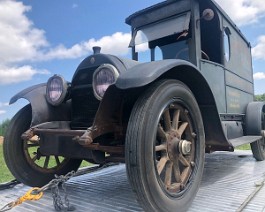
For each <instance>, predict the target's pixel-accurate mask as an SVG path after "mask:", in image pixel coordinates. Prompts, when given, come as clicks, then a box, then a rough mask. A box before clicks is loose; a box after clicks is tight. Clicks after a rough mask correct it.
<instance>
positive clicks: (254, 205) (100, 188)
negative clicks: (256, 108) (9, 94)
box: [0, 151, 265, 212]
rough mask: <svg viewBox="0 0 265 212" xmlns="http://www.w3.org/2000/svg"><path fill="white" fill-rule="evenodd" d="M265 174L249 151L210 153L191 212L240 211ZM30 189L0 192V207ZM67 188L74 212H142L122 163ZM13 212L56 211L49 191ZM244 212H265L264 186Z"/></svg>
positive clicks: (264, 165)
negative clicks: (37, 199)
mask: <svg viewBox="0 0 265 212" xmlns="http://www.w3.org/2000/svg"><path fill="white" fill-rule="evenodd" d="M264 174H265V161H262V162H256V161H255V159H254V158H253V157H252V153H251V152H250V151H236V152H234V153H227V152H216V153H213V154H210V155H208V154H207V155H206V163H205V169H204V176H203V180H202V183H201V186H200V189H199V192H198V194H197V196H196V198H195V200H194V201H193V203H192V205H191V207H190V209H189V211H190V212H198V211H214V212H216V211H227V212H231V211H237V210H238V209H239V208H240V206H241V204H243V203H244V201H245V200H246V199H247V198H248V196H249V195H251V194H252V193H253V191H255V189H256V188H257V187H256V186H255V183H257V182H261V181H264ZM28 189H29V187H27V186H24V185H21V184H20V185H17V186H16V187H15V188H12V189H8V190H4V191H0V208H1V207H2V206H3V205H5V204H6V203H8V202H10V201H12V200H15V199H16V198H17V197H19V196H21V195H23V194H24V193H25V192H26V191H27V190H28ZM67 189H68V193H69V200H70V203H71V204H72V205H74V206H75V208H76V210H75V211H88V212H90V211H91V212H92V211H93V212H94V211H104V212H117V211H125V212H132V211H142V209H141V207H140V206H139V205H138V203H137V201H136V199H135V196H134V193H133V192H132V190H131V188H130V185H129V183H128V180H127V176H126V170H125V166H124V165H123V164H121V165H116V166H112V167H108V168H105V169H102V170H98V171H96V172H93V173H89V174H85V175H81V176H77V177H74V178H72V179H71V180H69V181H68V182H67ZM12 211H13V212H15V211H17V212H21V211H23V212H24V211H25V212H27V211H41V212H44V211H45V212H47V211H55V210H54V208H53V204H52V197H51V193H50V192H49V191H47V192H45V194H44V197H43V198H42V199H40V200H39V201H36V202H35V201H34V202H25V203H23V204H22V205H20V206H17V207H16V208H14V209H12V210H11V212H12ZM176 211H177V209H176ZM243 211H244V212H254V211H255V212H257V211H263V212H265V185H264V186H262V187H261V189H260V191H259V192H258V193H257V194H256V195H255V196H254V198H253V199H252V200H251V201H250V202H249V203H248V204H247V206H246V207H245V208H244V210H243Z"/></svg>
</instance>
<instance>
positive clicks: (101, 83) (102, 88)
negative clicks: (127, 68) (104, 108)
mask: <svg viewBox="0 0 265 212" xmlns="http://www.w3.org/2000/svg"><path fill="white" fill-rule="evenodd" d="M118 76H119V72H118V70H117V69H116V68H115V67H114V66H113V65H111V64H103V65H101V66H100V67H98V68H97V69H96V71H95V72H94V75H93V90H94V95H95V97H96V98H97V99H99V100H101V99H102V98H103V96H104V94H105V92H106V90H107V89H108V87H109V86H110V85H112V84H114V83H115V82H116V80H117V78H118Z"/></svg>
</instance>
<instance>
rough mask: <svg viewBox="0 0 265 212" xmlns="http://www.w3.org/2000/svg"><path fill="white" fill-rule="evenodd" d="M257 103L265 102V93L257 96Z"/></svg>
mask: <svg viewBox="0 0 265 212" xmlns="http://www.w3.org/2000/svg"><path fill="white" fill-rule="evenodd" d="M255 101H259V102H265V93H264V94H260V95H255Z"/></svg>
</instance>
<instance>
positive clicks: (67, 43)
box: [0, 0, 265, 122]
mask: <svg viewBox="0 0 265 212" xmlns="http://www.w3.org/2000/svg"><path fill="white" fill-rule="evenodd" d="M158 2H160V1H159V0H144V1H141V0H136V1H131V0H115V1H113V0H97V1H93V0H90V1H87V0H68V1H62V0H58V1H54V0H45V1H32V0H20V1H19V0H1V1H0V46H1V48H0V122H1V121H3V120H5V119H7V118H11V117H12V116H13V115H14V114H15V113H16V112H17V111H18V110H19V109H20V108H21V107H22V106H23V105H25V104H26V103H27V102H26V101H25V100H19V101H18V102H17V103H15V104H14V105H11V106H8V102H9V100H10V98H11V97H12V96H13V95H15V94H16V93H17V92H19V91H20V90H22V89H24V88H27V87H28V86H31V85H34V84H38V83H42V82H46V81H47V80H48V78H49V77H50V76H52V75H53V74H55V73H56V74H61V75H63V76H64V77H65V78H66V79H67V80H69V81H70V80H71V78H72V75H73V73H74V71H75V69H76V67H77V66H78V64H79V63H80V61H82V59H84V58H85V57H86V56H88V55H90V54H91V48H92V46H95V45H100V46H102V52H103V53H111V54H115V55H119V56H123V57H127V58H130V50H129V49H128V48H127V46H128V43H129V40H130V27H129V26H128V25H126V24H125V23H124V20H125V18H126V17H127V16H129V15H130V14H131V13H133V12H135V11H137V10H139V9H142V8H145V7H147V6H150V5H153V4H155V3H158ZM217 2H219V3H220V5H221V6H222V7H223V9H224V10H225V11H227V13H228V14H229V15H230V16H231V18H232V19H233V20H234V21H235V23H236V24H237V25H238V26H239V28H240V29H241V31H242V32H243V33H244V34H245V36H246V37H247V39H248V40H249V41H250V42H251V45H252V47H253V51H252V53H253V67H254V73H255V74H254V78H255V93H256V94H262V93H265V73H264V72H265V69H264V67H265V15H264V14H265V4H264V3H263V1H261V0H235V1H231V0H217ZM263 71H264V72H263Z"/></svg>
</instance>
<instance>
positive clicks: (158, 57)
mask: <svg viewBox="0 0 265 212" xmlns="http://www.w3.org/2000/svg"><path fill="white" fill-rule="evenodd" d="M155 60H163V55H162V51H161V49H160V48H159V47H158V46H156V47H155Z"/></svg>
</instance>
